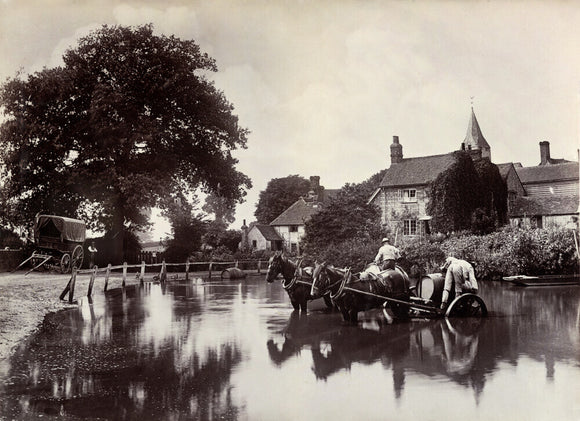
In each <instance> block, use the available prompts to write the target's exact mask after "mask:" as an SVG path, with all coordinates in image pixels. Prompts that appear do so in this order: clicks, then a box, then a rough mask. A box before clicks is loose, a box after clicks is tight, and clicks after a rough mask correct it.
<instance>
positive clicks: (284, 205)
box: [254, 175, 311, 224]
mask: <svg viewBox="0 0 580 421" xmlns="http://www.w3.org/2000/svg"><path fill="white" fill-rule="evenodd" d="M310 187H311V186H310V181H308V180H307V179H305V178H304V177H301V176H299V175H289V176H287V177H283V178H273V179H272V180H270V181H269V182H268V185H267V186H266V190H263V191H261V192H260V198H259V199H258V203H257V205H256V211H255V212H254V215H255V216H256V220H257V221H258V222H259V223H260V224H269V223H270V222H272V221H273V220H274V219H276V218H277V217H278V216H279V215H280V214H281V213H282V212H284V211H285V210H286V209H288V208H289V207H290V205H292V204H293V203H294V202H296V201H297V200H298V199H299V198H300V196H306V195H307V194H308V192H309V190H310Z"/></svg>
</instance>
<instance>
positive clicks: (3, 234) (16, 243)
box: [0, 227, 24, 249]
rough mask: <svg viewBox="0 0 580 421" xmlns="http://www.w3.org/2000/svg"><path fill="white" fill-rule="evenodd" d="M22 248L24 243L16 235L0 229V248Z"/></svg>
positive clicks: (5, 229)
mask: <svg viewBox="0 0 580 421" xmlns="http://www.w3.org/2000/svg"><path fill="white" fill-rule="evenodd" d="M23 246H24V243H23V242H22V240H21V239H20V236H19V235H18V234H16V233H15V232H13V231H11V230H9V229H7V228H2V227H0V248H2V249H3V248H5V247H8V248H11V249H19V248H21V247H23Z"/></svg>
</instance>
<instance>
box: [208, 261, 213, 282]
mask: <svg viewBox="0 0 580 421" xmlns="http://www.w3.org/2000/svg"><path fill="white" fill-rule="evenodd" d="M212 265H213V262H209V279H211V267H212Z"/></svg>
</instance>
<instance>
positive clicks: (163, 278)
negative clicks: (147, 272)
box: [159, 259, 167, 282]
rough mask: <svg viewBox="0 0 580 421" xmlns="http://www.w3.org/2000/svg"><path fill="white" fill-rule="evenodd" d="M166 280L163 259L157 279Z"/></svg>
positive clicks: (165, 268)
mask: <svg viewBox="0 0 580 421" xmlns="http://www.w3.org/2000/svg"><path fill="white" fill-rule="evenodd" d="M166 280H167V267H166V266H165V259H163V262H161V273H160V274H159V281H161V282H165V281H166Z"/></svg>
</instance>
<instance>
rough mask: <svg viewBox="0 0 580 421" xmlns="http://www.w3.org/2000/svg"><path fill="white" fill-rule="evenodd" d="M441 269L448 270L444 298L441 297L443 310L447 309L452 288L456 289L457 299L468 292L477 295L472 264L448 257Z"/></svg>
mask: <svg viewBox="0 0 580 421" xmlns="http://www.w3.org/2000/svg"><path fill="white" fill-rule="evenodd" d="M441 269H442V270H445V269H447V273H446V274H445V286H444V287H443V296H442V297H441V310H446V309H447V300H448V299H449V293H450V292H451V288H455V296H456V297H458V296H460V295H461V294H465V293H467V292H471V293H474V294H477V289H478V287H477V280H476V279H475V271H474V270H473V266H472V265H471V263H469V262H467V261H465V260H461V259H456V258H455V257H448V258H447V260H445V265H443V267H442V268H441Z"/></svg>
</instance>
